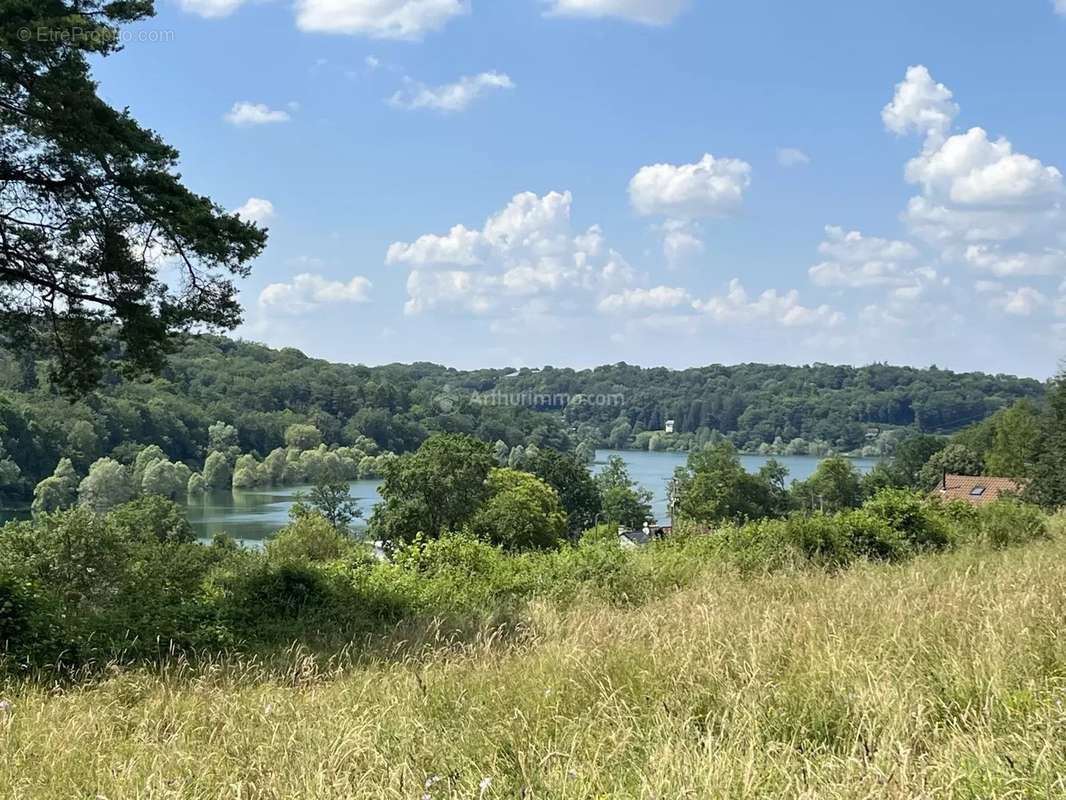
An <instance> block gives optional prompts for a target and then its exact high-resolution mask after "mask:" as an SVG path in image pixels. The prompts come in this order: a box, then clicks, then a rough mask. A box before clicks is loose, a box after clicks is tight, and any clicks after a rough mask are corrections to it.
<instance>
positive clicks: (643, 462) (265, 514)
mask: <svg viewBox="0 0 1066 800" xmlns="http://www.w3.org/2000/svg"><path fill="white" fill-rule="evenodd" d="M611 456H621V457H622V459H623V460H624V461H625V462H626V465H627V466H628V467H629V474H630V476H631V477H632V478H633V479H634V480H635V481H637V483H639V484H641V485H642V486H644V487H646V488H647V489H650V490H651V492H652V512H653V513H654V515H655V517H656V518H657V519H658V520H659V521H660V522H666V521H667V519H668V518H669V514H668V513H667V508H666V485H667V483H668V481H669V480H670V478H671V477H673V474H674V470H675V469H677V467H679V466H682V465H684V463H685V461H686V459H687V458H688V456H687V455H686V454H685V453H647V452H643V451H636V450H598V451H596V463H595V464H594V465H593V466H592V469H593V471H594V472H599V471H600V470H601V469H603V467H604V465H605V464H606V463H607V459H608V458H610V457H611ZM776 458H777V460H778V461H779V462H781V463H782V464H783V465H784V466H785V467H786V468H787V469H788V472H789V480H790V481H791V480H804V479H806V478H809V477H810V476H811V474H813V473H814V470H815V469H816V468H817V466H818V463H819V461H820V460H821V459H819V458H817V457H816V456H777V457H776ZM740 460H741V463H743V465H744V467H745V469H747V470H749V471H751V472H757V471H758V470H759V468H760V467H761V466H762V465H763V464H765V463H766V462H767V461H768V460H769V457H764V456H741V458H740ZM853 463H854V464H855V467H856V468H857V469H859V470H860V471H862V472H867V471H869V470H871V469H873V467H874V465H875V464H877V461H876V460H874V459H861V458H857V459H854V460H853ZM380 486H381V481H377V480H375V481H354V482H352V484H351V487H352V488H351V492H352V497H354V498H355V499H356V501H357V502H358V504H359V508H360V509H362V511H363V519H362V521H360V522H359V523H358V525H357V527H365V525H366V520H367V519H368V518H369V517H370V512H371V511H372V510H373V508H374V505H375V504H376V503H378V502H379V501H380V500H381V495H380V493H379V492H378V489H379V487H380ZM309 489H310V487H308V486H297V487H290V488H284V489H280V488H273V489H255V490H250V491H236V492H221V493H212V494H209V495H207V496H205V497H204V499H203V500H202V501H193V502H190V503H189V505H188V517H189V524H190V525H192V528H193V530H194V531H195V532H196V535H197V536H199V537H200V538H201V539H203V540H205V541H210V539H211V538H212V537H213V536H215V534H219V533H226V534H229V535H230V536H232V537H233V538H235V539H238V540H240V541H242V542H245V543H246V544H249V545H253V546H254V545H257V544H261V543H262V542H263V541H264V540H265V539H268V538H269V537H270V536H271V535H272V534H274V533H275V532H276V531H278V530H279V529H280V528H282V527H284V525H285V523H286V522H288V519H289V509H291V508H292V505H293V503H294V502H295V501H296V497H297V495H299V494H300V493H304V494H306V493H307V492H308V491H309ZM25 516H28V512H27V511H26V510H9V511H0V521H4V520H6V519H13V518H23V517H25Z"/></svg>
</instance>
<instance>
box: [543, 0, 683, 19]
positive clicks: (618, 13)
mask: <svg viewBox="0 0 1066 800" xmlns="http://www.w3.org/2000/svg"><path fill="white" fill-rule="evenodd" d="M548 2H549V3H550V4H551V7H550V8H549V10H548V13H549V14H551V15H557V16H566V17H592V18H600V17H617V18H619V19H625V20H629V21H631V22H639V23H642V24H644V25H666V24H668V23H670V22H673V20H674V19H676V18H677V16H678V15H680V14H681V12H682V11H684V10H685V8H686V7H687V6H688V0H548Z"/></svg>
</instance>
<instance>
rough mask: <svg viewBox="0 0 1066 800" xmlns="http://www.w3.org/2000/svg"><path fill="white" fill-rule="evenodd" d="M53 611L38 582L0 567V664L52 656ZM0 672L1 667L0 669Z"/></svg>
mask: <svg viewBox="0 0 1066 800" xmlns="http://www.w3.org/2000/svg"><path fill="white" fill-rule="evenodd" d="M56 622H57V615H56V614H55V609H54V608H53V607H52V604H51V603H50V601H49V598H48V596H47V593H46V592H45V591H44V590H43V588H42V587H41V585H40V584H39V583H37V582H35V581H34V580H32V579H31V578H29V577H27V576H25V575H20V574H18V573H17V572H15V571H13V570H11V569H10V568H3V567H0V667H2V666H3V663H4V662H5V661H8V662H11V661H14V662H15V663H16V664H18V665H20V666H22V665H26V664H28V663H33V662H38V663H39V662H43V661H45V660H47V659H49V658H51V657H53V656H54V654H55V652H56V651H57V649H58V648H57V647H56V642H57V637H56ZM0 672H2V669H0Z"/></svg>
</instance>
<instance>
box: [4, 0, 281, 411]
mask: <svg viewBox="0 0 1066 800" xmlns="http://www.w3.org/2000/svg"><path fill="white" fill-rule="evenodd" d="M153 11H154V9H153V4H152V2H151V0H118V1H117V2H109V1H108V0H35V1H34V2H27V0H0V49H2V52H3V58H2V59H0V131H2V141H3V147H2V150H0V285H3V286H4V291H3V292H2V293H0V297H2V298H3V299H2V300H0V307H2V310H3V322H4V327H5V329H6V331H7V333H8V334H10V335H18V336H20V341H22V342H30V343H36V342H37V341H38V340H42V341H47V342H48V345H49V347H48V349H49V350H50V352H51V354H52V356H53V367H52V370H51V380H52V381H53V383H55V384H57V385H59V386H62V387H64V388H66V389H67V390H69V391H71V392H76V393H81V392H84V391H86V390H87V389H88V388H90V387H92V386H94V385H95V384H96V383H97V382H98V381H99V378H100V375H101V373H102V370H103V367H104V361H105V357H106V360H107V361H108V363H110V364H112V365H116V364H117V365H118V366H121V367H123V368H126V369H128V370H130V371H141V370H145V369H148V370H153V371H157V370H159V369H160V367H161V366H162V363H163V356H164V354H165V352H166V350H167V347H168V344H169V343H170V342H171V340H172V337H173V335H174V333H175V332H178V331H184V330H187V329H188V328H190V327H192V326H207V327H209V328H216V329H228V328H232V327H234V326H235V325H236V324H237V323H238V322H239V321H240V317H241V313H240V306H239V305H238V303H237V298H236V287H235V285H234V283H233V278H235V277H245V276H247V274H248V273H249V267H248V264H249V263H250V262H251V261H252V260H253V259H254V258H255V257H256V256H257V255H259V253H260V252H261V251H262V249H263V247H264V245H265V243H266V234H265V232H264V231H263V230H260V229H259V228H257V227H255V226H254V225H252V224H250V223H247V222H244V221H243V220H241V219H240V218H239V217H237V216H233V215H230V214H227V213H226V212H224V211H223V210H222V209H221V208H219V207H218V206H217V205H215V204H214V203H212V202H211V201H210V200H208V199H207V198H205V197H200V196H198V195H196V194H193V193H192V192H190V191H189V190H188V189H186V188H185V187H184V186H183V185H182V184H181V181H180V179H179V176H178V175H177V172H176V166H177V162H178V153H177V152H176V151H175V150H174V149H173V148H171V147H169V146H168V145H167V144H165V143H164V142H163V141H162V140H161V139H160V138H159V137H158V136H157V135H156V134H154V133H152V132H151V131H148V130H146V129H144V128H142V127H140V126H139V125H138V124H137V123H136V121H134V119H133V118H132V117H131V116H130V115H129V113H128V112H125V111H117V110H115V109H113V108H111V107H110V106H109V105H107V104H106V103H105V102H104V101H103V100H102V99H101V98H100V97H99V96H98V95H97V93H96V84H95V82H94V81H93V80H92V78H91V77H90V74H89V61H90V59H95V58H98V57H101V56H108V55H111V54H112V53H115V52H117V51H118V50H119V49H121V48H120V44H121V42H120V37H119V30H118V26H119V25H121V24H124V23H132V22H137V21H139V20H143V19H145V18H147V17H149V16H151V15H152V13H153ZM26 32H29V34H30V35H29V36H27V35H26ZM164 264H167V265H168V266H170V265H172V266H173V269H174V270H175V272H174V273H173V275H172V276H171V277H169V278H168V279H167V280H165V281H164V280H163V279H162V277H161V274H160V272H161V268H162V266H163V265H164ZM41 319H47V320H48V324H47V325H38V324H37V321H38V320H41ZM105 328H107V329H108V330H109V331H111V332H112V333H113V334H114V335H116V336H117V337H118V339H119V340H120V341H121V347H120V348H116V349H108V346H107V342H106V340H105V339H103V338H102V337H101V336H100V333H101V331H102V330H104V329H105Z"/></svg>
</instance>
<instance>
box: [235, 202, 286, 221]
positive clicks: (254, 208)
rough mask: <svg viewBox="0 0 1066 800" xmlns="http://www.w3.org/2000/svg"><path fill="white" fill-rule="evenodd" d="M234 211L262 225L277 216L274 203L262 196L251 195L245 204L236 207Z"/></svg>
mask: <svg viewBox="0 0 1066 800" xmlns="http://www.w3.org/2000/svg"><path fill="white" fill-rule="evenodd" d="M233 213H234V214H239V215H240V216H241V217H242V218H243V219H245V220H248V221H249V222H256V223H259V224H260V225H261V224H263V223H264V222H269V221H270V220H272V219H273V218H274V217H275V216H276V212H275V210H274V204H273V203H271V202H270V201H269V200H264V199H263V198H261V197H249V198H248V200H247V201H245V203H244V205H242V206H241V207H240V208H236V209H234V210H233Z"/></svg>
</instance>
